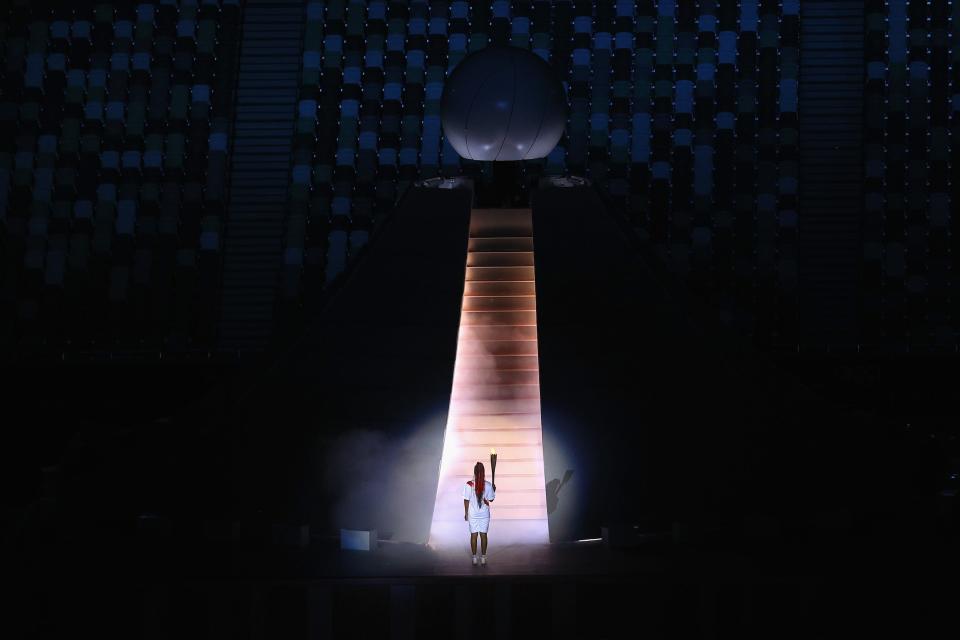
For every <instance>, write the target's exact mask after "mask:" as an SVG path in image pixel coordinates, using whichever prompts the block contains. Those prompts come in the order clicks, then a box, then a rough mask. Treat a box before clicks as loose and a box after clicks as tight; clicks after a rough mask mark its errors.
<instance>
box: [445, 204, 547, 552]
mask: <svg viewBox="0 0 960 640" xmlns="http://www.w3.org/2000/svg"><path fill="white" fill-rule="evenodd" d="M491 449H496V451H497V478H496V479H497V497H496V500H495V501H494V502H493V503H492V504H491V507H490V508H491V521H490V532H489V533H490V540H491V545H493V544H497V545H505V544H542V543H547V542H549V533H548V528H547V508H546V491H545V487H544V475H543V444H542V440H541V428H540V379H539V368H538V364H537V317H536V292H535V283H534V269H533V237H532V224H531V215H530V210H529V209H474V210H473V211H472V213H471V218H470V240H469V247H468V251H467V268H466V282H465V283H464V293H463V306H462V311H461V315H460V333H459V338H458V343H457V358H456V365H455V368H454V374H453V390H452V393H451V396H450V411H449V415H448V418H447V428H446V434H445V437H444V446H443V457H442V460H441V464H440V481H439V484H438V488H437V497H436V503H435V505H434V512H433V522H432V524H431V528H430V541H429V544H430V546H432V547H449V546H463V545H465V544H466V543H468V542H469V538H468V529H467V523H466V522H464V520H463V500H462V496H461V491H462V489H463V485H464V483H465V482H466V481H467V480H470V479H471V478H472V477H473V476H472V471H473V465H474V464H475V463H476V462H477V461H478V460H479V461H481V462H483V464H484V466H485V467H486V473H487V480H490V478H491V475H492V474H491V469H490V451H491Z"/></svg>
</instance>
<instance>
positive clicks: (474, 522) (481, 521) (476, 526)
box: [470, 515, 490, 533]
mask: <svg viewBox="0 0 960 640" xmlns="http://www.w3.org/2000/svg"><path fill="white" fill-rule="evenodd" d="M489 526H490V516H489V515H487V516H471V517H470V533H486V532H487V528H488V527H489Z"/></svg>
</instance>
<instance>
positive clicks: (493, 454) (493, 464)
mask: <svg viewBox="0 0 960 640" xmlns="http://www.w3.org/2000/svg"><path fill="white" fill-rule="evenodd" d="M490 471H491V474H490V483H491V484H492V485H493V487H494V489H496V487H497V450H496V449H490Z"/></svg>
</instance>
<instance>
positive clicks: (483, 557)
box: [480, 556, 487, 567]
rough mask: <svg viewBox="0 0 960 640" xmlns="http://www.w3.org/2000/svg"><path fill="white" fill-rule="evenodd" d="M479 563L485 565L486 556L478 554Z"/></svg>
mask: <svg viewBox="0 0 960 640" xmlns="http://www.w3.org/2000/svg"><path fill="white" fill-rule="evenodd" d="M480 564H481V565H483V566H484V567H485V566H487V556H480Z"/></svg>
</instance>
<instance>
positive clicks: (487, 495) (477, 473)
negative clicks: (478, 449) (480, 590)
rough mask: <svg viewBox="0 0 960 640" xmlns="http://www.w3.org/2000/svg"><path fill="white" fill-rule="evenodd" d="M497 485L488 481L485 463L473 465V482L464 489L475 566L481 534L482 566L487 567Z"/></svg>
mask: <svg viewBox="0 0 960 640" xmlns="http://www.w3.org/2000/svg"><path fill="white" fill-rule="evenodd" d="M496 491H497V487H496V485H491V484H490V483H489V482H487V481H486V478H485V476H484V470H483V463H482V462H478V463H477V464H475V465H473V480H468V481H467V484H466V485H464V487H463V519H464V520H466V521H467V522H469V523H470V551H471V552H472V553H473V566H477V534H478V533H479V534H480V553H481V556H480V564H481V565H482V566H486V565H487V529H488V528H489V527H490V503H491V502H493V498H494V496H495V495H496Z"/></svg>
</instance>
